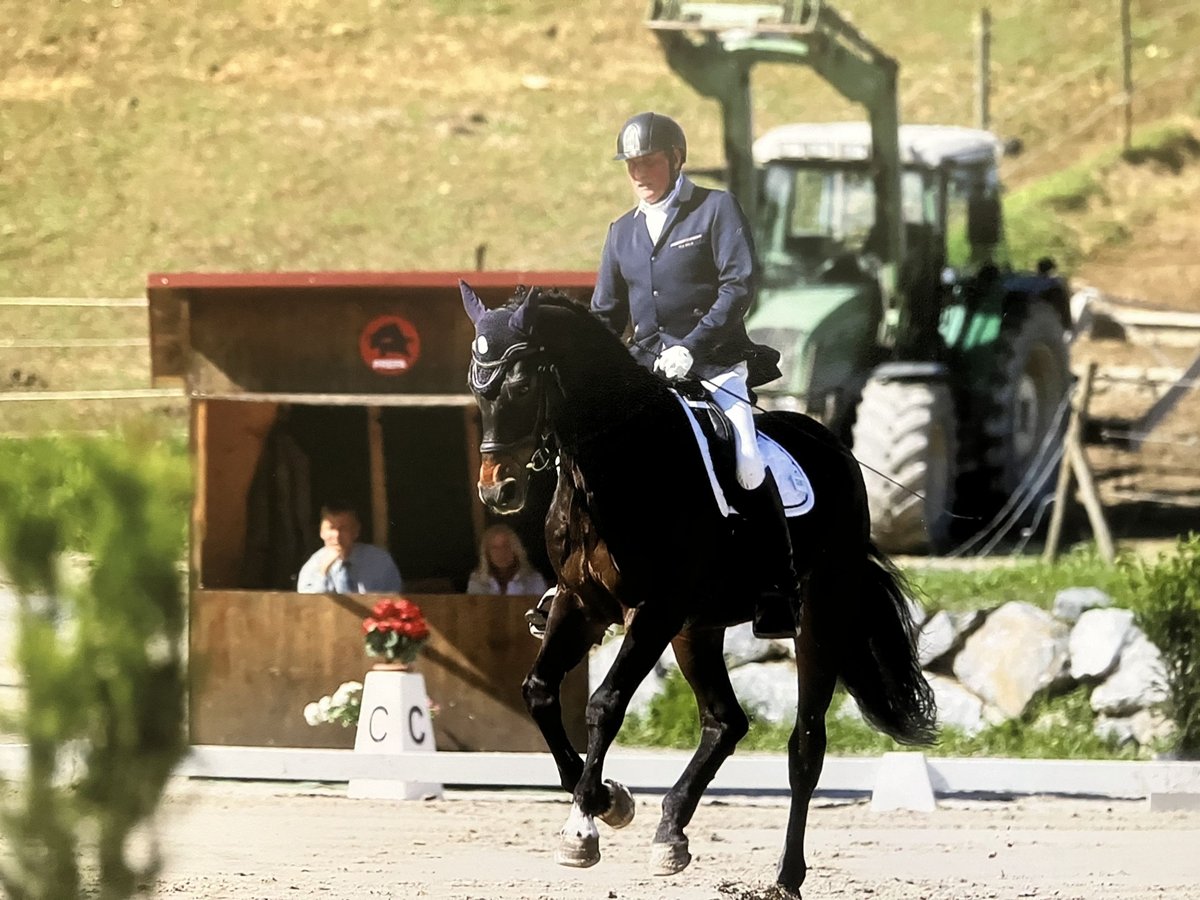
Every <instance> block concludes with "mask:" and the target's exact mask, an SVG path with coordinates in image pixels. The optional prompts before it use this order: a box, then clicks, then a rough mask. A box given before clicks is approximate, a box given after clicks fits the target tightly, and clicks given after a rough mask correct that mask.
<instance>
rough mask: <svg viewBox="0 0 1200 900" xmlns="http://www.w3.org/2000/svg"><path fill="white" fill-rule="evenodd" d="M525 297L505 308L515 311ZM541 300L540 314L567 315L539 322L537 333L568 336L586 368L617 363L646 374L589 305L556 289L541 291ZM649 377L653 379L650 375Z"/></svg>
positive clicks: (518, 295)
mask: <svg viewBox="0 0 1200 900" xmlns="http://www.w3.org/2000/svg"><path fill="white" fill-rule="evenodd" d="M524 296H525V295H524V294H523V293H521V292H520V291H519V290H518V293H517V294H516V295H514V296H513V297H512V298H511V299H510V300H509V301H508V303H507V304H506V308H511V309H516V307H517V306H520V304H521V301H522V299H523V298H524ZM540 299H541V309H540V310H539V314H541V313H545V312H547V311H549V310H561V311H562V312H564V313H566V314H567V315H565V316H555V315H554V314H553V313H551V314H550V315H549V316H546V317H545V318H542V319H539V323H538V325H537V326H535V330H541V329H550V330H551V331H556V332H558V333H559V334H562V333H564V332H569V343H570V349H571V354H572V356H573V357H574V358H576V359H579V361H580V362H581V363H582V364H583V365H588V364H589V363H599V362H605V363H613V362H615V363H617V364H619V365H624V366H628V367H629V368H630V370H631V371H632V370H637V371H643V372H644V371H645V370H644V369H642V367H641V366H639V365H638V364H637V363H636V362H635V361H634V359H633V357H631V356H630V355H629V351H628V349H627V348H626V347H625V344H624V342H622V341H621V339H620V338H619V337H617V336H616V335H615V334H613V333H612V332H611V331H610V330H609V329H608V326H607V325H605V324H604V322H602V321H601V320H600V319H598V318H596V316H594V315H592V312H591V310H590V309H589V308H588V306H587V305H586V304H584V303H581V302H580V301H578V300H575V299H574V298H573V297H571V296H570V295H569V294H566V293H564V292H562V291H560V290H558V289H557V288H549V289H544V290H542V291H541V297H540ZM646 374H647V375H650V373H649V372H647V373H646ZM650 377H651V378H652V379H653V380H654V381H655V382H658V379H657V378H655V377H654V376H653V375H650Z"/></svg>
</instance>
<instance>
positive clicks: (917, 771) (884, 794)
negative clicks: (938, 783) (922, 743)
mask: <svg viewBox="0 0 1200 900" xmlns="http://www.w3.org/2000/svg"><path fill="white" fill-rule="evenodd" d="M893 809H905V810H910V811H912V812H933V811H934V810H935V809H937V801H936V800H935V799H934V797H933V784H932V783H931V782H930V781H929V766H928V764H927V763H926V762H925V754H924V753H885V754H883V759H881V760H880V761H879V770H878V771H877V772H876V773H875V790H874V792H873V793H872V794H871V810H872V811H873V812H887V811H889V810H893Z"/></svg>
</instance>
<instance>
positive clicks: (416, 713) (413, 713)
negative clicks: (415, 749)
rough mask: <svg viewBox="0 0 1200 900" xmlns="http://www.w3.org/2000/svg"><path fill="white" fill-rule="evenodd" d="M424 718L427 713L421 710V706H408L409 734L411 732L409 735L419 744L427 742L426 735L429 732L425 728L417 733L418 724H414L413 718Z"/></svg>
mask: <svg viewBox="0 0 1200 900" xmlns="http://www.w3.org/2000/svg"><path fill="white" fill-rule="evenodd" d="M424 718H425V713H423V712H422V711H421V707H419V706H410V707H409V708H408V734H409V737H411V738H412V739H413V741H414V742H415V743H417V744H423V743H425V735H426V734H427V732H426V731H425V730H424V729H421V733H420V734H417V728H416V725H415V724H414V722H413V720H414V719H424Z"/></svg>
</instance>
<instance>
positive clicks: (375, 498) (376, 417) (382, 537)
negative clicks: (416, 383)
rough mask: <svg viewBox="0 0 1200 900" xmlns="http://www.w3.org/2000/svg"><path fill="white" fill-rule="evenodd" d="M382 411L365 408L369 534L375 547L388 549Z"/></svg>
mask: <svg viewBox="0 0 1200 900" xmlns="http://www.w3.org/2000/svg"><path fill="white" fill-rule="evenodd" d="M381 413H382V410H381V409H380V408H379V407H378V406H369V407H367V452H368V453H369V455H370V469H371V472H370V474H371V534H372V536H373V537H374V540H373V543H374V544H375V546H377V547H382V548H383V549H384V550H387V549H388V498H387V467H386V465H385V463H384V453H383V424H382V422H381V419H380V414H381Z"/></svg>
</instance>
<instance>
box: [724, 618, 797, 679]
mask: <svg viewBox="0 0 1200 900" xmlns="http://www.w3.org/2000/svg"><path fill="white" fill-rule="evenodd" d="M794 648H795V644H794V643H793V642H792V641H790V640H764V639H763V638H757V637H755V636H754V629H753V628H752V627H751V625H750V623H749V622H743V623H742V624H741V625H734V626H733V627H731V628H727V629H725V665H727V666H728V667H729V668H730V669H736V668H738V667H739V666H745V665H749V664H750V663H756V662H766V661H767V660H772V659H790V658H791V657H792V656H793V655H794V653H795V649H794Z"/></svg>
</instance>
